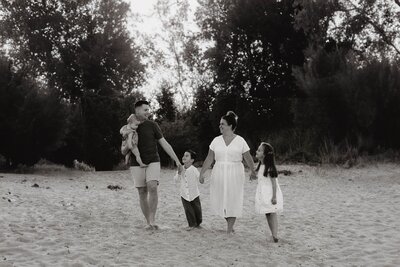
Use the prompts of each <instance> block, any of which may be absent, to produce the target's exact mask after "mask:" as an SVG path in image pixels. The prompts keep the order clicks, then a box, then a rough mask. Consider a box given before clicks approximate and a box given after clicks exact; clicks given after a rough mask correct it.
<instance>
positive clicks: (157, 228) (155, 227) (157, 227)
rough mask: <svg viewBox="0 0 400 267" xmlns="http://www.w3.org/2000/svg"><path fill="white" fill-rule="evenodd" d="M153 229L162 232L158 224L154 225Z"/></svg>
mask: <svg viewBox="0 0 400 267" xmlns="http://www.w3.org/2000/svg"><path fill="white" fill-rule="evenodd" d="M151 227H153V230H160V227H159V226H158V225H156V224H152V225H151Z"/></svg>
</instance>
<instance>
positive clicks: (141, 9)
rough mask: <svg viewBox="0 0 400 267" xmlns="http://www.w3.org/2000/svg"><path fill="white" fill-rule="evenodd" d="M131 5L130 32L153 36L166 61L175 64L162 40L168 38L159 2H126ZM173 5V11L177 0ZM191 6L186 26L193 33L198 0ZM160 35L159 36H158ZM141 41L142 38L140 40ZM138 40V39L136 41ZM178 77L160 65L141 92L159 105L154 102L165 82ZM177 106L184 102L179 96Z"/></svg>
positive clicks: (151, 0)
mask: <svg viewBox="0 0 400 267" xmlns="http://www.w3.org/2000/svg"><path fill="white" fill-rule="evenodd" d="M125 1H127V2H129V3H130V6H131V11H132V13H133V14H132V17H131V20H130V21H129V24H130V26H129V27H130V30H131V31H132V34H133V35H134V36H137V33H136V32H140V33H141V34H143V33H144V34H148V35H150V36H153V38H152V40H153V41H154V42H155V45H156V48H157V49H159V50H160V51H163V54H164V55H165V57H166V60H167V61H169V62H174V58H173V56H172V53H171V51H170V50H169V48H168V45H167V43H166V42H165V41H163V40H162V37H165V36H166V33H165V32H164V31H163V29H162V24H161V21H160V18H159V16H158V14H157V12H156V11H155V5H156V4H157V0H125ZM168 2H170V3H171V8H172V9H173V6H174V4H175V3H176V2H177V0H168ZM188 3H189V5H190V12H189V17H188V20H189V21H188V22H189V23H187V24H185V27H187V28H188V29H189V30H191V31H196V30H198V29H197V28H196V26H195V23H194V11H195V8H196V7H197V5H198V3H197V0H188ZM156 35H158V36H156ZM139 39H140V38H139ZM136 40H138V39H136ZM138 41H139V42H140V41H141V42H143V40H138ZM172 77H176V73H175V72H174V71H173V70H171V69H166V68H164V67H163V66H161V65H160V67H158V68H149V69H148V70H147V79H146V82H145V83H144V84H143V85H142V86H141V88H139V90H140V91H142V92H143V93H144V95H145V96H146V98H148V99H152V100H153V104H155V105H157V104H158V103H156V101H154V96H155V94H156V93H157V92H158V91H159V89H160V86H161V83H162V82H163V81H171V80H173V79H174V78H172ZM176 102H177V105H178V106H180V104H181V102H182V100H181V99H180V98H179V95H177V96H176Z"/></svg>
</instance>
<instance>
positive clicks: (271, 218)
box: [265, 213, 278, 243]
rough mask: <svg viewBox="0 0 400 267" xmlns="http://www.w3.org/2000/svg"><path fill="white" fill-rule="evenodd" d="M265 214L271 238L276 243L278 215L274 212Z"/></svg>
mask: <svg viewBox="0 0 400 267" xmlns="http://www.w3.org/2000/svg"><path fill="white" fill-rule="evenodd" d="M265 216H266V217H267V221H268V226H269V229H270V230H271V233H272V238H273V239H274V242H275V243H276V242H278V216H277V215H276V213H267V214H265Z"/></svg>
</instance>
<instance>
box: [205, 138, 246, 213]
mask: <svg viewBox="0 0 400 267" xmlns="http://www.w3.org/2000/svg"><path fill="white" fill-rule="evenodd" d="M210 149H211V150H212V151H214V154H215V161H216V162H215V165H214V168H213V170H212V172H211V181H210V205H211V211H212V212H213V213H214V214H215V215H219V216H221V217H224V218H226V217H241V216H242V210H243V187H244V181H245V177H244V166H243V163H242V161H243V153H245V152H247V151H249V150H250V148H249V146H248V145H247V143H246V141H245V140H244V139H243V138H242V137H241V136H239V135H237V136H236V137H235V138H234V139H233V140H232V142H231V143H230V144H229V145H228V146H227V145H226V144H225V141H224V138H223V137H222V135H220V136H217V137H215V138H214V140H213V141H212V142H211V144H210Z"/></svg>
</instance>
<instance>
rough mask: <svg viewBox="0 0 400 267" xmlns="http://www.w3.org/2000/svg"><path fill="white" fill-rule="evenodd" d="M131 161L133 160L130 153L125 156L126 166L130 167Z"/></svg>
mask: <svg viewBox="0 0 400 267" xmlns="http://www.w3.org/2000/svg"><path fill="white" fill-rule="evenodd" d="M130 159H131V153H130V152H129V153H127V154H126V155H125V164H126V165H129V161H130Z"/></svg>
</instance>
